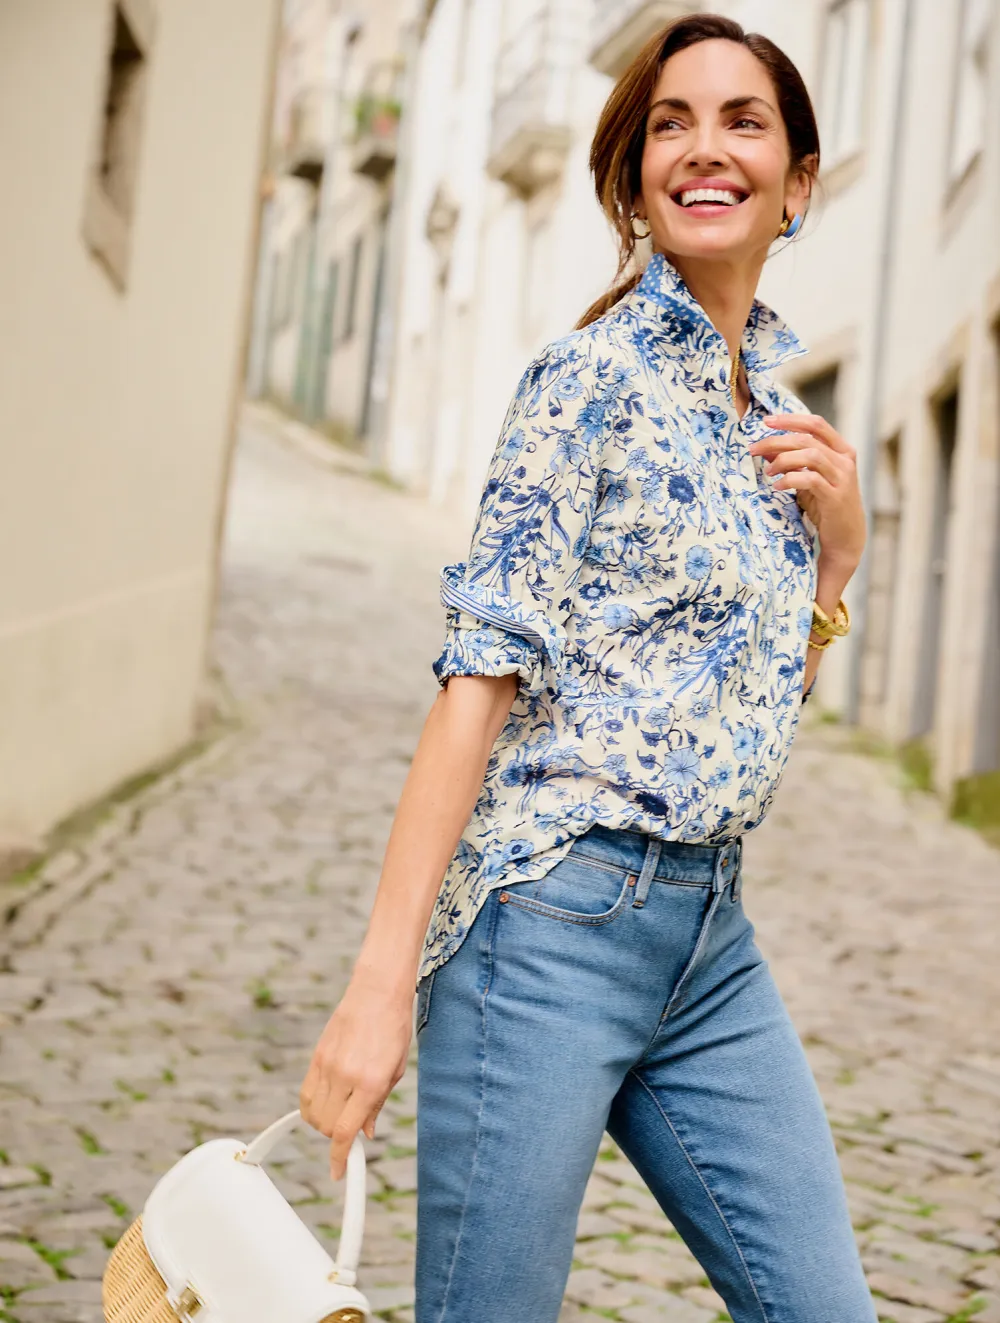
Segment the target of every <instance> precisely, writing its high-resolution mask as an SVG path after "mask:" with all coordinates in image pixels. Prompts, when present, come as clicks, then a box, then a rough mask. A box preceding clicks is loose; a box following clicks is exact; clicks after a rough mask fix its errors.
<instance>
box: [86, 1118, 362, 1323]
mask: <svg viewBox="0 0 1000 1323" xmlns="http://www.w3.org/2000/svg"><path fill="white" fill-rule="evenodd" d="M301 1122H302V1118H301V1116H300V1115H299V1113H298V1112H297V1111H296V1112H289V1113H288V1115H287V1116H283V1117H282V1118H281V1120H280V1121H275V1123H274V1124H273V1125H271V1126H268V1128H267V1129H266V1130H264V1131H263V1132H262V1133H261V1134H259V1135H258V1136H257V1138H256V1139H255V1140H253V1142H252V1143H250V1144H247V1145H245V1146H244V1145H243V1144H241V1143H240V1142H239V1140H237V1139H211V1140H209V1142H208V1143H207V1144H199V1146H198V1147H197V1148H194V1149H192V1150H191V1152H190V1153H187V1154H185V1156H184V1157H183V1158H181V1160H180V1162H178V1163H176V1164H175V1166H173V1167H171V1169H170V1170H169V1171H168V1172H167V1173H166V1175H164V1176H162V1177H161V1178H160V1180H159V1181H158V1182H157V1184H156V1185H155V1186H154V1187H153V1190H152V1192H151V1194H150V1196H149V1198H148V1199H147V1200H146V1206H145V1208H144V1209H143V1212H142V1216H141V1217H139V1218H137V1219H136V1221H135V1222H133V1223H132V1225H131V1226H130V1227H129V1229H128V1230H127V1231H126V1232H125V1234H124V1235H123V1236H122V1238H121V1240H119V1242H118V1244H117V1245H116V1246H115V1248H114V1251H113V1253H112V1255H111V1259H110V1261H109V1262H108V1266H107V1268H106V1269H105V1272H104V1289H103V1296H104V1317H105V1319H106V1320H107V1323H365V1320H367V1319H370V1318H371V1309H370V1307H369V1304H368V1301H367V1300H366V1299H365V1297H364V1296H363V1295H362V1294H361V1292H360V1291H358V1290H356V1289H355V1286H354V1280H355V1275H356V1269H357V1264H358V1255H359V1254H360V1252H361V1237H362V1235H363V1233H364V1220H365V1151H364V1148H363V1147H362V1144H361V1137H360V1135H359V1136H358V1137H357V1138H356V1139H355V1141H354V1145H353V1147H352V1148H351V1152H350V1155H349V1157H348V1159H347V1191H346V1194H345V1198H344V1222H343V1226H342V1227H341V1233H340V1244H339V1245H338V1247H337V1258H336V1261H334V1260H333V1259H331V1258H330V1256H329V1255H328V1254H327V1252H326V1251H325V1250H324V1249H323V1247H322V1245H320V1243H319V1241H318V1240H317V1239H316V1238H315V1236H313V1234H312V1232H311V1231H310V1230H309V1228H308V1227H307V1226H306V1225H305V1223H304V1222H302V1221H301V1220H300V1218H299V1216H298V1214H297V1213H296V1212H295V1211H294V1210H293V1209H292V1208H291V1206H290V1205H289V1204H288V1203H287V1202H286V1201H285V1199H284V1198H283V1196H282V1195H281V1194H279V1192H278V1189H277V1187H276V1186H275V1185H274V1184H273V1183H272V1182H271V1179H270V1177H269V1176H268V1175H267V1174H266V1172H265V1171H264V1170H263V1168H262V1167H261V1165H260V1164H261V1163H262V1162H263V1161H264V1159H265V1158H266V1157H267V1156H268V1154H269V1153H270V1152H271V1150H272V1149H273V1148H274V1146H275V1144H277V1143H279V1142H280V1140H282V1139H284V1137H285V1136H286V1135H287V1134H288V1133H289V1132H290V1131H291V1130H292V1129H293V1128H294V1127H295V1126H297V1125H298V1124H300V1123H301Z"/></svg>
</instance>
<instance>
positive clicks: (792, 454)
mask: <svg viewBox="0 0 1000 1323" xmlns="http://www.w3.org/2000/svg"><path fill="white" fill-rule="evenodd" d="M796 469H812V470H813V471H814V472H816V473H822V475H823V477H824V478H826V480H827V482H829V483H830V484H831V486H834V487H836V486H837V485H838V483H839V482H840V479H841V477H842V474H841V472H840V469H839V468H838V467H837V464H836V463H835V460H834V455H833V453H832V451H829V450H823V449H821V448H820V447H818V446H817V447H812V448H810V449H808V450H786V451H785V452H784V453H783V454H780V455H777V456H776V457H775V458H774V459H772V460H771V462H770V463H769V464H766V465H765V466H764V471H765V473H767V474H769V475H771V476H772V477H773V476H774V475H775V474H781V473H791V472H792V471H793V470H796Z"/></svg>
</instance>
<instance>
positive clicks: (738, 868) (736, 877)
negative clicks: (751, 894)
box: [732, 836, 743, 901]
mask: <svg viewBox="0 0 1000 1323" xmlns="http://www.w3.org/2000/svg"><path fill="white" fill-rule="evenodd" d="M733 856H734V863H733V890H732V899H733V900H734V901H737V900H739V898H740V892H741V891H742V890H743V837H742V836H739V837H737V839H736V840H735V841H733Z"/></svg>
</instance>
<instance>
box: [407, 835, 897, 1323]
mask: <svg viewBox="0 0 1000 1323" xmlns="http://www.w3.org/2000/svg"><path fill="white" fill-rule="evenodd" d="M740 857H741V848H740V844H739V843H735V844H732V845H728V846H717V847H716V846H704V845H702V846H691V845H681V844H675V843H672V842H670V843H668V842H659V841H656V840H654V839H652V838H650V837H647V836H645V835H643V834H642V833H639V832H631V831H612V830H610V829H608V828H605V827H600V826H596V827H592V828H591V829H590V830H589V831H587V832H585V833H584V834H583V835H582V836H580V837H578V838H577V840H576V841H575V842H574V844H573V846H572V848H571V850H570V853H569V854H568V855H567V856H566V857H565V858H564V859H563V860H561V861H560V862H559V863H558V864H557V865H556V866H555V867H554V868H553V869H552V870H551V871H550V872H549V873H548V874H547V875H546V876H545V877H544V878H542V879H541V880H540V881H538V882H521V883H515V884H513V885H510V886H508V887H507V888H506V889H505V890H502V891H499V892H498V891H494V892H493V893H492V894H491V895H490V896H489V898H488V899H487V901H486V903H485V904H484V906H483V907H482V909H481V910H480V911H479V913H478V915H477V916H476V919H475V922H474V924H473V926H472V928H471V929H470V931H469V933H468V934H467V935H466V937H465V940H464V942H463V943H462V945H461V946H460V947H459V949H458V951H457V952H456V953H455V954H454V955H453V956H452V957H451V958H450V959H449V960H447V961H446V962H445V963H444V964H443V965H441V966H439V967H438V969H436V970H435V971H434V972H433V973H432V974H430V975H428V976H426V977H425V978H424V979H422V980H421V982H420V985H419V987H418V995H417V1034H418V1038H417V1041H418V1044H419V1067H418V1069H419V1094H418V1104H417V1168H418V1177H417V1179H418V1190H417V1210H418V1211H417V1279H416V1292H417V1297H416V1323H555V1320H556V1319H557V1317H558V1314H559V1310H560V1305H561V1302H562V1297H563V1291H564V1289H565V1285H566V1279H567V1276H568V1274H569V1269H570V1264H571V1260H572V1255H573V1242H574V1234H575V1230H576V1222H577V1215H578V1212H579V1209H580V1204H581V1201H582V1198H583V1193H584V1188H585V1186H586V1184H587V1179H588V1177H589V1176H590V1172H591V1168H592V1167H593V1164H594V1160H595V1158H596V1156H597V1151H598V1147H599V1145H600V1143H601V1137H602V1134H603V1132H604V1130H605V1129H607V1130H608V1131H609V1133H610V1134H611V1135H612V1136H613V1137H614V1139H615V1140H616V1142H617V1143H618V1144H619V1145H620V1146H621V1148H622V1149H623V1150H624V1151H625V1153H626V1154H627V1155H628V1157H629V1158H630V1160H631V1161H632V1162H633V1164H634V1165H635V1167H636V1168H637V1169H638V1171H639V1172H640V1174H641V1175H642V1177H643V1179H644V1180H645V1181H646V1183H647V1184H648V1186H649V1188H650V1190H651V1191H652V1192H653V1194H654V1196H655V1197H656V1199H657V1201H658V1203H659V1204H660V1206H661V1207H662V1208H663V1211H664V1212H665V1213H666V1215H667V1217H669V1219H670V1221H671V1222H672V1223H673V1224H674V1226H675V1227H676V1228H677V1230H678V1231H679V1232H680V1234H681V1235H682V1236H683V1238H684V1240H685V1241H686V1242H687V1244H688V1245H689V1246H690V1248H691V1250H692V1251H693V1252H694V1254H695V1255H696V1256H697V1258H698V1260H699V1261H700V1263H701V1264H702V1266H703V1267H704V1269H705V1273H706V1275H707V1276H708V1278H709V1279H710V1281H711V1282H712V1285H713V1286H714V1287H715V1289H716V1290H717V1291H718V1292H719V1294H720V1295H721V1296H722V1297H723V1299H724V1300H725V1302H726V1306H727V1308H728V1310H729V1313H730V1315H731V1316H732V1318H733V1320H734V1321H735V1323H875V1319H876V1315H875V1309H874V1306H873V1304H872V1300H871V1297H870V1295H869V1292H868V1288H867V1286H866V1285H865V1279H864V1274H863V1272H862V1268H861V1263H860V1259H859V1256H858V1251H857V1247H856V1245H855V1241H854V1235H853V1232H852V1230H851V1224H850V1220H849V1217H848V1211H847V1203H846V1199H845V1196H844V1187H843V1182H842V1179H841V1175H840V1169H839V1167H838V1164H837V1157H836V1152H835V1150H834V1146H833V1141H832V1138H831V1135H830V1129H829V1125H828V1123H827V1119H826V1115H825V1112H824V1110H823V1105H822V1102H821V1100H820V1097H819V1093H818V1090H817V1088H816V1085H815V1082H814V1080H813V1078H812V1075H811V1073H810V1071H809V1067H808V1064H807V1062H806V1059H805V1056H804V1054H803V1051H802V1048H801V1045H800V1043H799V1039H798V1037H797V1035H796V1033H795V1030H794V1028H793V1026H792V1024H791V1021H790V1020H789V1018H788V1014H787V1012H786V1010H785V1008H784V1005H783V1004H782V1001H781V998H780V997H779V995H778V992H777V989H776V988H775V985H774V983H773V982H772V979H771V975H770V972H769V970H768V968H767V965H766V964H765V962H764V960H763V958H762V956H761V954H760V952H759V951H758V950H757V947H756V945H755V943H754V939H753V928H752V926H751V924H750V922H749V920H748V919H747V917H746V915H745V914H744V912H743V905H742V902H741V898H740V890H741V872H740ZM666 1317H669V1314H668V1315H667V1316H666Z"/></svg>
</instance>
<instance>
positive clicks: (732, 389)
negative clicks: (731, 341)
mask: <svg viewBox="0 0 1000 1323" xmlns="http://www.w3.org/2000/svg"><path fill="white" fill-rule="evenodd" d="M739 375H740V351H739V349H738V348H737V350H736V353H735V354H734V356H733V366H732V371H731V372H730V373H729V395H730V398H731V399H732V401H733V408H734V409H735V408H736V382H737V380H738V378H739Z"/></svg>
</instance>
